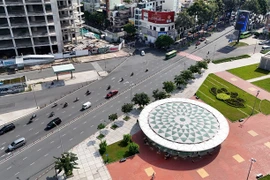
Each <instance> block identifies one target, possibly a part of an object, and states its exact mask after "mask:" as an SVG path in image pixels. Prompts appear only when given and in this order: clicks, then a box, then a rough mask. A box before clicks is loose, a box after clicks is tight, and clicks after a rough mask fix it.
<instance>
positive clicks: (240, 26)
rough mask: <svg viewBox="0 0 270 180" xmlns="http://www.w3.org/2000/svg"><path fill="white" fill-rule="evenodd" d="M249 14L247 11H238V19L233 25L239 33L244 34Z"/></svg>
mask: <svg viewBox="0 0 270 180" xmlns="http://www.w3.org/2000/svg"><path fill="white" fill-rule="evenodd" d="M249 14H250V12H249V11H244V10H239V11H238V17H237V21H236V24H235V29H236V30H239V31H240V32H244V31H246V30H247V26H248V19H249Z"/></svg>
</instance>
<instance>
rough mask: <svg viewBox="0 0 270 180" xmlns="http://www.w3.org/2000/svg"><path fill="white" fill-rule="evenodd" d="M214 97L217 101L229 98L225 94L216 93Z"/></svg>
mask: <svg viewBox="0 0 270 180" xmlns="http://www.w3.org/2000/svg"><path fill="white" fill-rule="evenodd" d="M216 97H217V99H219V100H223V101H225V100H227V99H230V98H231V97H230V96H229V95H228V94H225V93H218V94H217V96H216Z"/></svg>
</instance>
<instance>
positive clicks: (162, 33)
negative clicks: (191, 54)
mask: <svg viewBox="0 0 270 180" xmlns="http://www.w3.org/2000/svg"><path fill="white" fill-rule="evenodd" d="M161 35H167V32H158V36H161Z"/></svg>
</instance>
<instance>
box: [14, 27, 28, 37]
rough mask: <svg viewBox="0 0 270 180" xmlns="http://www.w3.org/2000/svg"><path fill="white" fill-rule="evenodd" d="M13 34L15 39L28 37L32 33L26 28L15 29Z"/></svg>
mask: <svg viewBox="0 0 270 180" xmlns="http://www.w3.org/2000/svg"><path fill="white" fill-rule="evenodd" d="M13 35H14V38H15V39H21V38H28V37H30V33H29V31H28V29H27V28H24V29H19V28H18V29H14V30H13Z"/></svg>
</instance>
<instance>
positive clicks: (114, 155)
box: [99, 134, 139, 163]
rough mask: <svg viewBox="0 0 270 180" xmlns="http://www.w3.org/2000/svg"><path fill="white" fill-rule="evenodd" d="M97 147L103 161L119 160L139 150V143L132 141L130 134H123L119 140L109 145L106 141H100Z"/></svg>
mask: <svg viewBox="0 0 270 180" xmlns="http://www.w3.org/2000/svg"><path fill="white" fill-rule="evenodd" d="M99 147H100V149H99V152H100V154H101V155H102V158H103V161H104V162H105V163H111V162H115V161H119V160H121V159H123V158H127V157H129V156H132V155H134V154H136V153H138V152H139V145H138V144H136V143H134V142H132V140H131V135H130V134H125V135H124V136H123V139H122V140H121V141H118V142H116V143H113V144H111V145H109V146H107V143H106V141H102V142H101V143H100V145H99Z"/></svg>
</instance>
